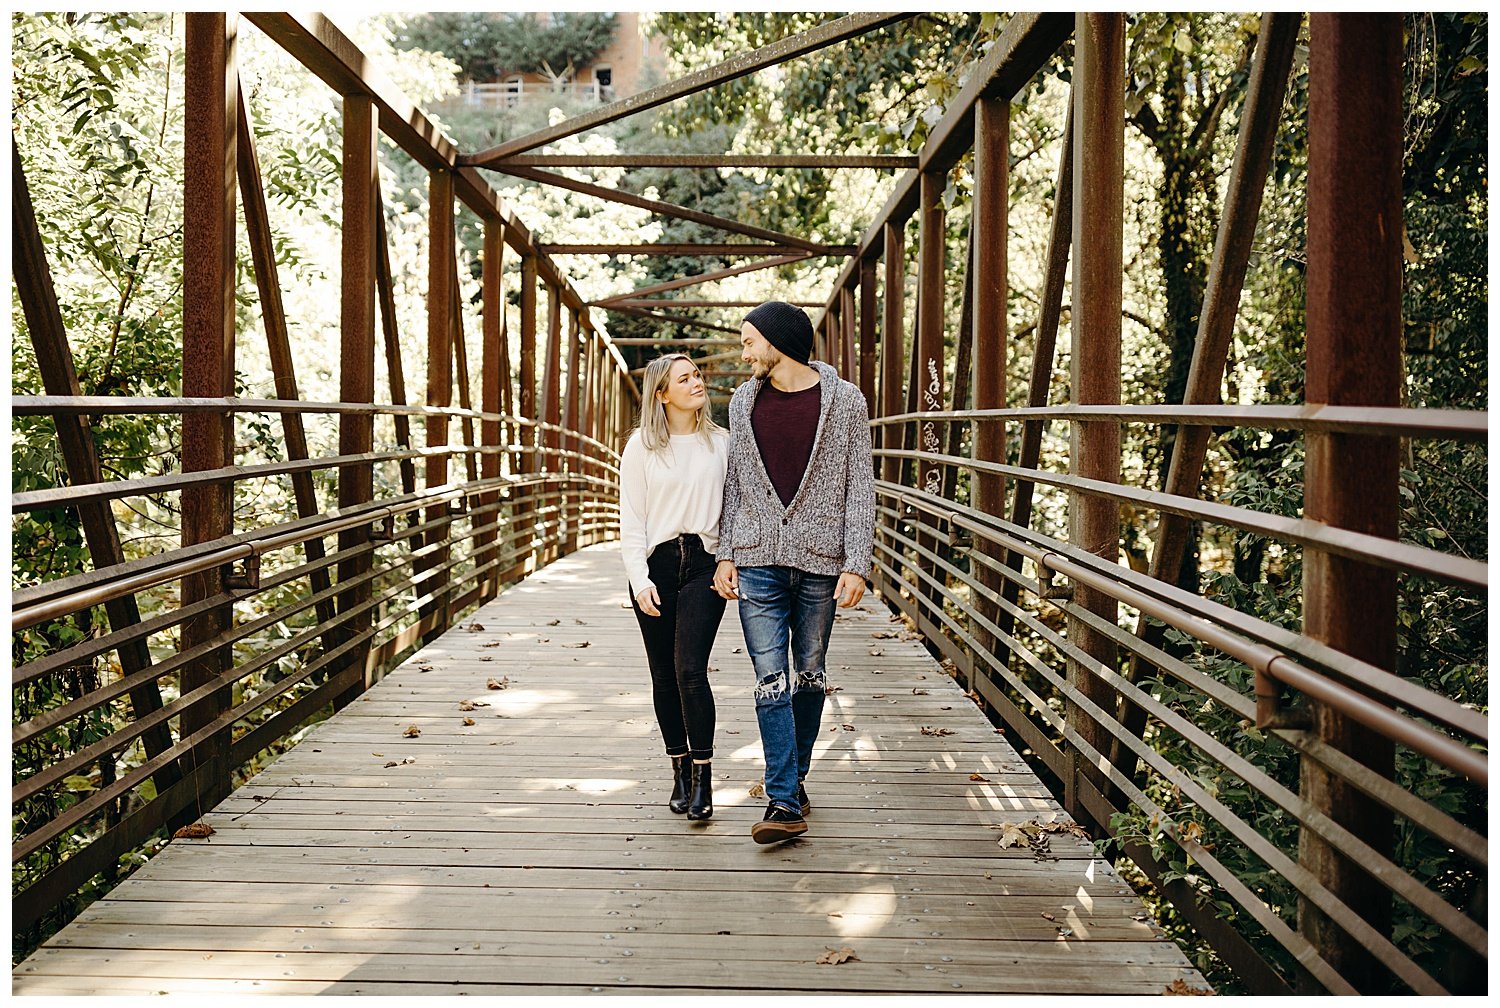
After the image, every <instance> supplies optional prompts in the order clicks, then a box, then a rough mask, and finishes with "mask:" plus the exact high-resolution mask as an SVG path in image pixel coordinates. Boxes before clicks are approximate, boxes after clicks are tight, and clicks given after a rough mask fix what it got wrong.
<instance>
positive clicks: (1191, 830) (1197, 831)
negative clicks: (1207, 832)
mask: <svg viewBox="0 0 1500 1008" xmlns="http://www.w3.org/2000/svg"><path fill="white" fill-rule="evenodd" d="M1177 837H1178V839H1179V840H1181V841H1182V842H1183V843H1197V842H1198V841H1199V840H1201V839H1203V827H1202V826H1200V825H1199V824H1198V823H1195V822H1193V821H1192V820H1191V819H1185V820H1183V821H1182V822H1180V823H1178V824H1177Z"/></svg>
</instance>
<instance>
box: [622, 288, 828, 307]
mask: <svg viewBox="0 0 1500 1008" xmlns="http://www.w3.org/2000/svg"><path fill="white" fill-rule="evenodd" d="M764 303H765V302H764V301H697V300H690V299H687V298H683V299H680V300H679V299H676V298H637V297H636V296H635V292H634V291H632V292H631V295H630V297H629V298H625V297H623V296H622V298H621V300H618V301H610V303H609V308H610V310H611V311H613V310H614V309H616V308H754V307H755V306H756V305H760V304H764ZM786 303H787V304H789V305H793V306H795V307H797V308H821V307H823V302H822V301H788V302H786Z"/></svg>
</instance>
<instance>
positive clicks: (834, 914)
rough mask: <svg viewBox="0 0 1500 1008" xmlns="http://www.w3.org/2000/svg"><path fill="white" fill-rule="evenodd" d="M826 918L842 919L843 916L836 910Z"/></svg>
mask: <svg viewBox="0 0 1500 1008" xmlns="http://www.w3.org/2000/svg"><path fill="white" fill-rule="evenodd" d="M828 916H830V917H842V916H844V915H843V914H841V913H839V912H838V911H837V910H835V911H833V912H832V913H830V914H829V915H828Z"/></svg>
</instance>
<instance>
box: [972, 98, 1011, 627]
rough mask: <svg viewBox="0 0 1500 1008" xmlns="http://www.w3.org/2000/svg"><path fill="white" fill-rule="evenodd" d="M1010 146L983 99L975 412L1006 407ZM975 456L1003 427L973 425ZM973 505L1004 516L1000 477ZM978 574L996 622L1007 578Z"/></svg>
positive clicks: (992, 549)
mask: <svg viewBox="0 0 1500 1008" xmlns="http://www.w3.org/2000/svg"><path fill="white" fill-rule="evenodd" d="M1009 145H1010V103H1009V102H1008V101H1005V100H1003V99H991V98H981V99H980V100H979V101H977V102H976V103H975V105H974V207H973V220H972V223H971V224H970V228H971V230H970V234H971V235H972V236H973V246H974V263H973V266H972V273H971V274H970V277H969V288H970V290H972V291H973V292H974V317H973V326H974V408H975V409H977V410H984V409H1001V408H1004V406H1005V393H1006V382H1005V358H1006V349H1007V348H1006V341H1007V339H1008V334H1007V332H1006V327H1005V298H1006V287H1007V284H1008V283H1009V277H1008V269H1009V266H1008V262H1007V246H1006V230H1007V227H1006V219H1007V216H1008V214H1009V187H1010V155H1009ZM973 450H974V457H975V458H977V459H983V460H985V461H989V462H1004V461H1005V423H1004V421H1001V420H976V421H975V422H974V435H973ZM974 506H975V507H977V508H979V509H980V510H981V511H983V512H985V513H986V514H992V515H996V516H1003V515H1004V514H1005V479H1004V478H1003V477H1001V476H996V475H993V474H988V473H976V474H975V476H974ZM975 545H976V547H977V548H978V549H979V550H980V551H981V552H982V553H983V554H984V555H986V556H988V557H992V558H993V559H995V560H996V561H997V562H998V561H1000V560H1001V559H1002V558H1003V556H1004V554H1005V549H1004V547H1002V546H1000V545H999V544H998V543H992V542H990V541H989V540H987V539H985V540H981V541H979V542H977V543H976V544H975ZM975 568H976V573H977V574H978V580H979V583H980V584H982V585H984V587H985V589H986V592H985V593H981V594H980V597H979V598H978V599H977V600H976V602H977V604H976V606H975V608H976V610H977V611H978V612H979V613H980V615H982V616H984V617H985V618H986V619H989V620H990V621H992V622H993V621H995V620H996V619H997V618H998V617H999V613H1000V606H999V604H998V602H997V601H996V600H997V599H998V597H999V595H1000V592H1001V588H1002V583H1003V581H1004V579H1003V578H1002V577H1001V576H1000V575H999V574H998V573H996V572H995V571H993V570H991V569H990V568H988V567H985V566H984V565H982V564H976V565H975ZM975 639H976V640H978V641H979V643H980V644H982V645H983V646H984V648H985V650H987V651H989V652H990V653H991V654H993V653H994V650H995V638H994V636H993V635H991V634H990V633H989V632H987V631H986V630H985V629H984V628H983V627H982V626H977V625H976V627H975Z"/></svg>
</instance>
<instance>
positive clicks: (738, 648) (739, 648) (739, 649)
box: [731, 647, 745, 654]
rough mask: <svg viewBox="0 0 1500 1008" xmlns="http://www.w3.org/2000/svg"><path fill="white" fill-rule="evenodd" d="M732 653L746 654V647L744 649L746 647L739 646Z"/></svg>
mask: <svg viewBox="0 0 1500 1008" xmlns="http://www.w3.org/2000/svg"><path fill="white" fill-rule="evenodd" d="M731 653H732V654H744V653H745V649H744V648H742V647H737V648H735V649H734V651H733V652H731Z"/></svg>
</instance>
